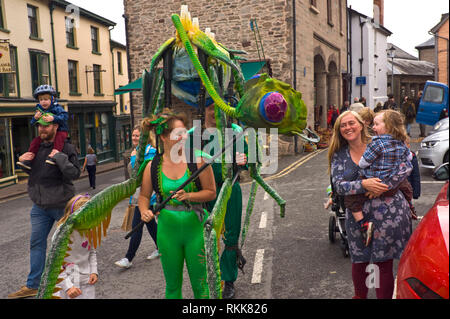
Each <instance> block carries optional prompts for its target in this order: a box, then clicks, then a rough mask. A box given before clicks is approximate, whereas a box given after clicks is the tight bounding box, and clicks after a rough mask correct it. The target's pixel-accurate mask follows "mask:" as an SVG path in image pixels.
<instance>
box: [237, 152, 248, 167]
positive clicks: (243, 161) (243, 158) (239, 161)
mask: <svg viewBox="0 0 450 319" xmlns="http://www.w3.org/2000/svg"><path fill="white" fill-rule="evenodd" d="M236 164H238V165H239V166H244V165H245V164H247V156H246V155H245V154H244V153H238V152H236Z"/></svg>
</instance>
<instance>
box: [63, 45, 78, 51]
mask: <svg viewBox="0 0 450 319" xmlns="http://www.w3.org/2000/svg"><path fill="white" fill-rule="evenodd" d="M66 48H69V49H74V50H78V49H79V48H78V47H76V46H73V45H70V44H66Z"/></svg>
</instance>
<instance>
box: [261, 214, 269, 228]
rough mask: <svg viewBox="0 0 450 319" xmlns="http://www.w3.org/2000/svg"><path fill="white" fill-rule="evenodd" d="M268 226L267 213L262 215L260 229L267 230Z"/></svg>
mask: <svg viewBox="0 0 450 319" xmlns="http://www.w3.org/2000/svg"><path fill="white" fill-rule="evenodd" d="M266 226H267V213H266V212H262V213H261V220H260V221H259V228H266Z"/></svg>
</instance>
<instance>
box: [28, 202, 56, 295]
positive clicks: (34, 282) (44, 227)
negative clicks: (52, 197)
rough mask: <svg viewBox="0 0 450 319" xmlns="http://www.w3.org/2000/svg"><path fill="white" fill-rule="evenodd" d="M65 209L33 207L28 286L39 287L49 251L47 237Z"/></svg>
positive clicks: (31, 213)
mask: <svg viewBox="0 0 450 319" xmlns="http://www.w3.org/2000/svg"><path fill="white" fill-rule="evenodd" d="M63 215H64V209H62V208H58V209H55V208H53V209H44V208H42V207H39V206H37V205H33V207H32V208H31V212H30V216H31V238H30V273H29V274H28V279H27V287H28V288H31V289H37V288H38V287H39V283H40V281H41V275H42V272H43V271H44V266H45V257H46V251H47V237H48V234H49V233H50V230H51V229H52V226H53V224H54V222H55V221H58V220H59V219H61V217H62V216H63Z"/></svg>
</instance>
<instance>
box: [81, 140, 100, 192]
mask: <svg viewBox="0 0 450 319" xmlns="http://www.w3.org/2000/svg"><path fill="white" fill-rule="evenodd" d="M86 169H87V171H88V174H89V186H90V187H91V188H92V189H95V174H96V171H97V155H95V151H94V149H93V148H92V147H91V146H89V147H88V151H87V154H86V156H85V158H84V164H83V172H84V171H85V170H86Z"/></svg>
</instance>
